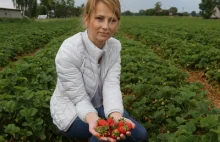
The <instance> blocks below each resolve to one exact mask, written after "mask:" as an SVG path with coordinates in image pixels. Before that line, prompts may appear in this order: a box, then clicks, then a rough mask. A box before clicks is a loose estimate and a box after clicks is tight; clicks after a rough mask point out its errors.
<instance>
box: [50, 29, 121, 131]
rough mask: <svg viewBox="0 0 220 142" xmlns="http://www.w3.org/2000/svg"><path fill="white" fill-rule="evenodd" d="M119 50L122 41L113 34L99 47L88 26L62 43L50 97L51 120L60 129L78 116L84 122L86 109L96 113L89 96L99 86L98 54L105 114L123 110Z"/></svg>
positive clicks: (64, 127) (67, 126)
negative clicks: (91, 37) (54, 82)
mask: <svg viewBox="0 0 220 142" xmlns="http://www.w3.org/2000/svg"><path fill="white" fill-rule="evenodd" d="M120 52H121V44H120V42H119V41H118V40H116V39H114V38H110V39H109V40H108V41H106V44H105V46H104V47H103V49H102V50H101V49H99V48H98V47H96V46H95V45H94V44H93V43H92V42H91V40H90V39H89V38H88V34H87V30H86V31H85V32H80V33H77V34H75V35H74V36H72V37H69V38H68V39H66V40H65V41H64V42H63V43H62V45H61V47H60V49H59V50H58V52H57V55H56V59H55V64H56V72H57V84H56V88H55V90H54V93H53V95H52V97H51V100H50V112H51V116H52V118H53V123H54V124H55V125H56V126H57V127H58V128H59V129H60V130H61V131H67V130H68V128H69V127H70V125H71V124H72V122H73V121H74V120H75V118H76V117H77V116H78V117H79V118H80V119H81V120H82V121H84V122H85V116H86V114H87V113H89V112H95V113H97V111H96V109H95V108H94V107H93V105H92V103H91V100H92V98H93V97H94V95H95V92H96V90H97V87H98V82H99V76H98V69H97V64H98V60H99V58H100V57H102V60H101V64H100V68H101V83H102V94H103V106H104V112H105V116H106V117H107V116H108V115H109V114H110V113H111V112H115V111H117V112H120V113H122V114H123V111H124V110H123V109H124V108H123V103H122V95H121V90H120V71H121V65H120V62H121V59H120Z"/></svg>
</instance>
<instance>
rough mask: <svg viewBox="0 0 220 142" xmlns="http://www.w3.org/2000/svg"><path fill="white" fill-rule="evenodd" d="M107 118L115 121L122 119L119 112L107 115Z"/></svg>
mask: <svg viewBox="0 0 220 142" xmlns="http://www.w3.org/2000/svg"><path fill="white" fill-rule="evenodd" d="M109 117H113V118H114V119H115V120H116V121H118V119H120V118H122V114H121V113H120V112H112V113H110V114H109Z"/></svg>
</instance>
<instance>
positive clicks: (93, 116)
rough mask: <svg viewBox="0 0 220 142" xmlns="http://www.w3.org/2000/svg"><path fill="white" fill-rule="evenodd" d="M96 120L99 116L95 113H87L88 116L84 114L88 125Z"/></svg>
mask: <svg viewBox="0 0 220 142" xmlns="http://www.w3.org/2000/svg"><path fill="white" fill-rule="evenodd" d="M98 119H99V116H98V115H97V114H96V113H95V112H89V113H88V114H86V122H87V123H88V124H89V123H92V122H94V121H97V120H98Z"/></svg>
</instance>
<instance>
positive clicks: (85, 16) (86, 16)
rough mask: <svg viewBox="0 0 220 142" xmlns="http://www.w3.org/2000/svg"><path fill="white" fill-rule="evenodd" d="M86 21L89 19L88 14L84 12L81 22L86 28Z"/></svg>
mask: <svg viewBox="0 0 220 142" xmlns="http://www.w3.org/2000/svg"><path fill="white" fill-rule="evenodd" d="M88 21H89V19H88V15H87V14H85V15H84V16H83V23H84V27H85V28H87V26H88Z"/></svg>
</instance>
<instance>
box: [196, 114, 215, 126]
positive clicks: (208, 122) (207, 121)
mask: <svg viewBox="0 0 220 142" xmlns="http://www.w3.org/2000/svg"><path fill="white" fill-rule="evenodd" d="M216 124H218V116H217V115H208V116H207V117H205V118H202V119H201V121H200V125H201V127H214V126H216Z"/></svg>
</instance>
